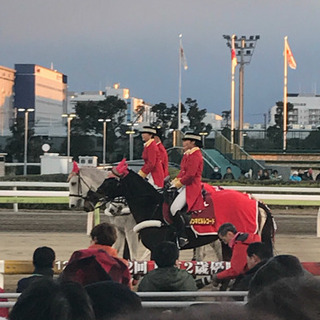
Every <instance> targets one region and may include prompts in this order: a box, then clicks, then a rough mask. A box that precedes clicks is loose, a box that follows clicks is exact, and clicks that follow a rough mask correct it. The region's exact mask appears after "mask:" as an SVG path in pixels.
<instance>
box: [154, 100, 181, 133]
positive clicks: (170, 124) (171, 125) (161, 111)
mask: <svg viewBox="0 0 320 320" xmlns="http://www.w3.org/2000/svg"><path fill="white" fill-rule="evenodd" d="M151 110H152V112H154V113H155V116H156V117H155V118H156V121H155V122H153V123H152V125H154V126H161V127H162V129H163V131H164V132H166V131H168V130H169V129H177V128H178V105H174V104H172V105H171V107H168V106H167V104H166V103H164V102H160V103H157V104H155V105H153V107H152V109H151ZM181 112H182V113H183V112H186V109H185V106H184V105H183V104H182V105H181Z"/></svg>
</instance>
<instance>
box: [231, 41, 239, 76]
mask: <svg viewBox="0 0 320 320" xmlns="http://www.w3.org/2000/svg"><path fill="white" fill-rule="evenodd" d="M237 64H238V60H237V55H236V50H235V49H234V38H232V43H231V65H232V70H233V71H234V70H235V67H236V66H237Z"/></svg>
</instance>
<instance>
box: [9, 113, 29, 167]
mask: <svg viewBox="0 0 320 320" xmlns="http://www.w3.org/2000/svg"><path fill="white" fill-rule="evenodd" d="M10 131H11V132H12V136H11V137H9V138H8V139H7V143H6V153H8V156H7V160H8V161H18V162H23V158H24V118H16V119H15V122H14V123H13V125H12V126H11V127H10ZM32 134H33V130H32V128H29V132H28V137H30V136H31V135H32Z"/></svg>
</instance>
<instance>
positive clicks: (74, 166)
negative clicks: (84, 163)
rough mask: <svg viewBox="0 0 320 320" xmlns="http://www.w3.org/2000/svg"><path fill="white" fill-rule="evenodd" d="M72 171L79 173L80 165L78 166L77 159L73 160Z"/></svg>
mask: <svg viewBox="0 0 320 320" xmlns="http://www.w3.org/2000/svg"><path fill="white" fill-rule="evenodd" d="M71 172H74V173H79V167H78V164H77V163H76V162H75V161H73V167H72V171H71Z"/></svg>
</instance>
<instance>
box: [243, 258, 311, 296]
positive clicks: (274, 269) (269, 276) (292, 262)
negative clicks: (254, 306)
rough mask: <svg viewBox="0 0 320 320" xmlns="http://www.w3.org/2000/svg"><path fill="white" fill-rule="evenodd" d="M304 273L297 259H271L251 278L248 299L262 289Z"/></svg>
mask: <svg viewBox="0 0 320 320" xmlns="http://www.w3.org/2000/svg"><path fill="white" fill-rule="evenodd" d="M305 273H306V271H304V269H303V267H302V265H301V263H300V261H299V259H298V258H297V257H295V256H292V255H278V256H275V257H273V258H271V259H270V260H269V261H268V262H267V263H266V264H265V265H264V266H262V267H261V268H260V269H259V270H258V271H257V273H256V274H255V275H254V277H253V278H252V280H251V282H250V285H249V294H248V297H249V299H251V298H252V297H253V296H255V295H257V294H258V293H259V292H260V291H261V290H262V289H263V288H264V287H266V286H269V285H270V284H272V283H274V282H276V281H278V280H280V279H282V278H292V277H300V276H303V275H304V274H305Z"/></svg>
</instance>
